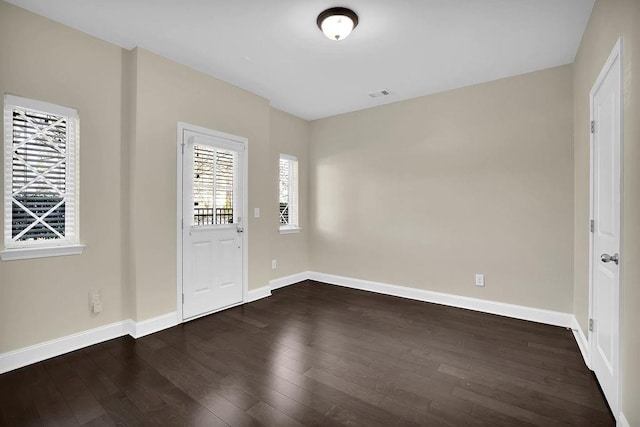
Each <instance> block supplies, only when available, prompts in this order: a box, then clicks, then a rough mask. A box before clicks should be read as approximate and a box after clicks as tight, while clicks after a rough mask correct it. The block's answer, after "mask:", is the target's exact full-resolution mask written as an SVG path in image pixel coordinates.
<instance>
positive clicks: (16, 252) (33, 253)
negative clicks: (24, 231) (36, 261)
mask: <svg viewBox="0 0 640 427" xmlns="http://www.w3.org/2000/svg"><path fill="white" fill-rule="evenodd" d="M83 250H84V245H69V246H47V247H42V248H17V249H5V250H3V251H0V260H2V261H14V260H19V259H31V258H48V257H54V256H66V255H80V254H81V253H82V251H83Z"/></svg>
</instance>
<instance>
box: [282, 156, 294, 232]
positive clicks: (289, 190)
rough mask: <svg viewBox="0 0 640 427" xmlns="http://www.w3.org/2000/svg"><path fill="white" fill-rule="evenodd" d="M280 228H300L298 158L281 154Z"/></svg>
mask: <svg viewBox="0 0 640 427" xmlns="http://www.w3.org/2000/svg"><path fill="white" fill-rule="evenodd" d="M279 190H280V197H279V201H280V229H287V228H289V229H291V228H298V227H299V223H298V159H297V158H296V157H294V156H290V155H287V154H281V155H280V174H279Z"/></svg>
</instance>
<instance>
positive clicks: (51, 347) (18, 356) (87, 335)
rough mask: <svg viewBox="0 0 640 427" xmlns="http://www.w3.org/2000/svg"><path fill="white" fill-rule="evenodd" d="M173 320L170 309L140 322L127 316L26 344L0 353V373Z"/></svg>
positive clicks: (135, 335)
mask: <svg viewBox="0 0 640 427" xmlns="http://www.w3.org/2000/svg"><path fill="white" fill-rule="evenodd" d="M177 324H178V315H177V313H176V312H173V313H167V314H163V315H161V316H157V317H153V318H151V319H147V320H142V321H140V322H136V321H134V320H131V319H127V320H123V321H121V322H115V323H111V324H109V325H105V326H99V327H97V328H93V329H89V330H87V331H83V332H78V333H76V334H71V335H67V336H65V337H61V338H56V339H54V340H50V341H45V342H43V343H39V344H35V345H30V346H29V347H24V348H19V349H18V350H13V351H9V352H7V353H2V354H0V374H3V373H5V372H9V371H13V370H14V369H18V368H22V367H23V366H27V365H31V364H32V363H37V362H41V361H43V360H47V359H51V358H52V357H56V356H60V355H61V354H65V353H70V352H72V351H75V350H79V349H81V348H85V347H89V346H92V345H94V344H99V343H101V342H105V341H109V340H111V339H114V338H119V337H121V336H124V335H131V336H132V337H133V338H140V337H143V336H145V335H149V334H152V333H154V332H158V331H161V330H163V329H167V328H170V327H172V326H175V325H177Z"/></svg>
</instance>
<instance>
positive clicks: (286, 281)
mask: <svg viewBox="0 0 640 427" xmlns="http://www.w3.org/2000/svg"><path fill="white" fill-rule="evenodd" d="M309 277H311V272H310V271H303V272H302V273H297V274H292V275H291V276H285V277H280V278H278V279H273V280H271V281H270V282H269V287H271V290H272V291H273V290H274V289H280V288H284V287H285V286H289V285H294V284H296V283H299V282H303V281H305V280H308V279H309Z"/></svg>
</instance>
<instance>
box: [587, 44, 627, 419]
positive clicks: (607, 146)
mask: <svg viewBox="0 0 640 427" xmlns="http://www.w3.org/2000/svg"><path fill="white" fill-rule="evenodd" d="M620 62H621V61H620V42H618V44H617V45H616V48H615V49H614V51H613V52H612V54H611V56H610V58H609V60H608V61H607V63H606V64H605V67H604V68H603V70H602V72H601V74H600V76H599V77H598V80H597V81H596V84H595V85H594V87H593V89H592V90H591V117H592V151H591V152H592V171H591V173H592V193H593V194H592V213H593V221H594V223H593V239H592V259H591V275H592V276H591V284H592V288H591V314H592V320H591V321H590V329H592V331H591V333H590V336H589V340H590V341H591V365H592V368H593V370H594V372H595V374H596V377H597V378H598V381H599V382H600V386H601V387H602V390H603V392H604V394H605V397H606V398H607V401H608V402H609V406H610V407H611V409H612V411H613V413H614V415H615V416H616V417H617V415H618V412H619V411H618V405H619V381H620V378H619V375H620V366H619V363H620V357H619V352H620V347H619V337H620V331H619V320H620V261H621V260H620V232H621V228H620V227H621V221H620V218H621V217H620V211H621V192H620V176H621V174H620V172H621V171H620V160H621V142H622V141H621V117H622V116H621V114H622V108H621V73H620V71H621V64H620Z"/></svg>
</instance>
